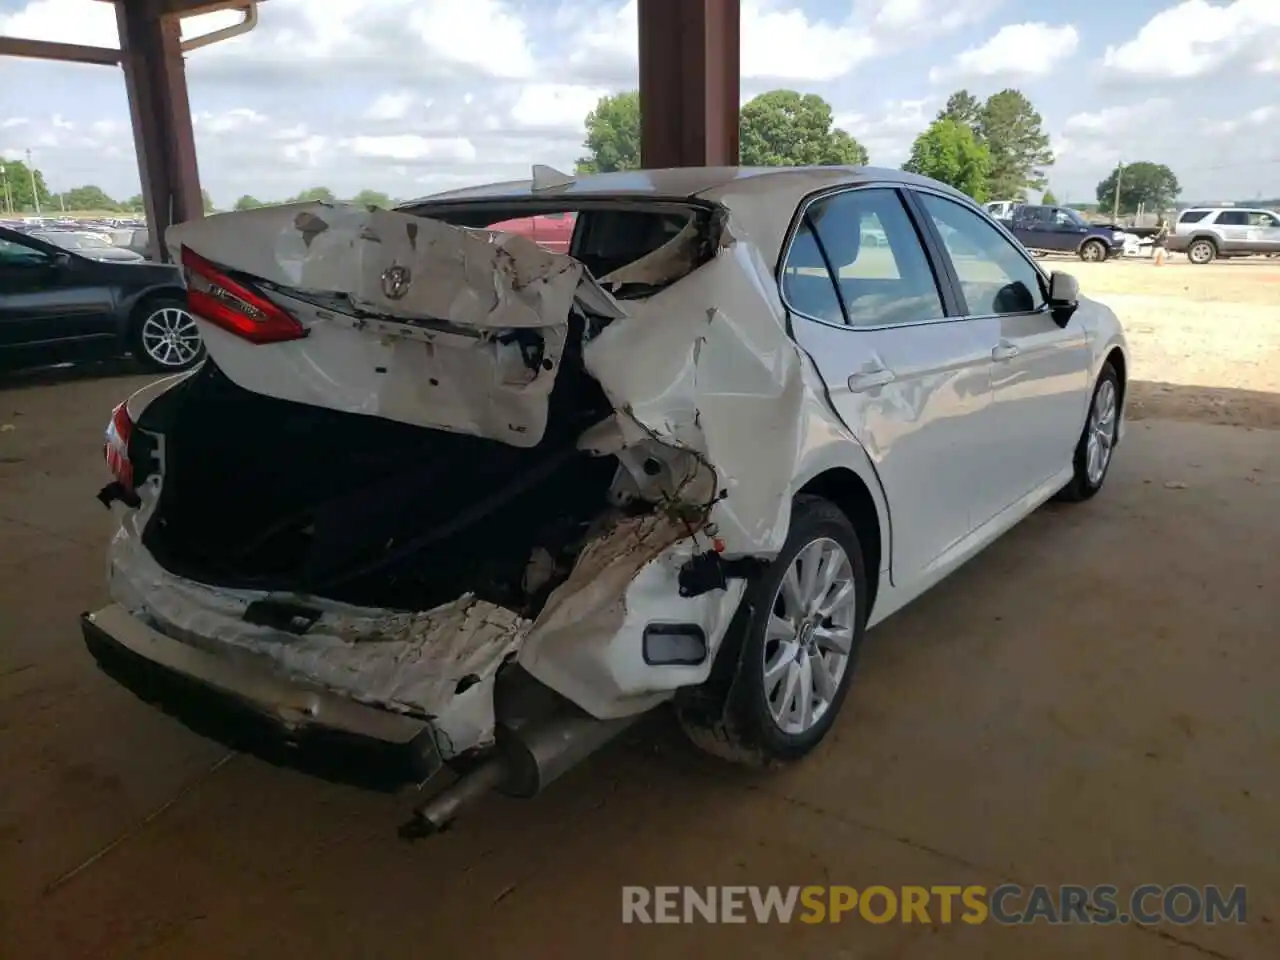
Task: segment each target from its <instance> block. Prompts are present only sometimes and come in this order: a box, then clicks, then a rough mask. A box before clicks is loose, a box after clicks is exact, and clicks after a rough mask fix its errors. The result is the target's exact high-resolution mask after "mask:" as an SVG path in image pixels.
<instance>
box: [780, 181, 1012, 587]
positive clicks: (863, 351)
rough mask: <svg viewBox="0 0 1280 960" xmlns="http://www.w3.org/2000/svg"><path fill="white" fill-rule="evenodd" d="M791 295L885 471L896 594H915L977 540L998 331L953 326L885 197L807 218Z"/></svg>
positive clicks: (787, 285) (794, 311)
mask: <svg viewBox="0 0 1280 960" xmlns="http://www.w3.org/2000/svg"><path fill="white" fill-rule="evenodd" d="M870 237H875V238H876V239H877V241H878V240H879V238H880V237H883V238H884V242H883V244H881V243H878V242H877V243H876V244H875V245H871V243H870V242H869V240H868V238H870ZM833 276H834V279H833ZM782 296H783V299H784V301H785V302H786V304H787V307H788V309H789V310H790V311H791V315H792V325H793V328H794V333H795V337H796V341H797V342H798V343H799V344H800V346H801V347H802V348H804V350H805V351H806V352H807V353H808V354H809V356H810V357H811V358H812V359H813V362H814V364H815V365H816V366H817V368H818V370H819V372H820V373H821V375H822V378H823V380H824V381H825V383H826V385H827V389H828V392H829V394H830V397H831V401H832V404H833V405H834V407H835V409H836V411H837V413H838V414H839V415H840V417H841V419H842V420H843V421H844V423H845V424H846V426H848V428H849V429H850V431H852V433H853V434H854V436H855V437H857V439H858V441H859V442H860V443H861V444H862V446H863V447H864V448H865V449H866V451H867V453H868V454H869V455H870V457H871V460H872V462H873V463H874V464H875V467H876V470H877V472H878V474H879V477H880V481H881V484H882V485H883V487H884V491H885V496H886V499H887V500H888V505H889V522H890V524H891V526H892V530H893V546H892V557H891V558H890V563H891V575H892V578H893V582H894V583H895V584H898V585H906V584H910V583H911V582H913V581H915V580H917V579H918V578H920V577H921V576H922V575H927V573H928V571H929V568H930V566H931V565H932V564H933V563H934V561H935V560H937V559H938V558H939V557H940V556H941V555H942V554H944V553H945V552H946V551H947V549H948V548H949V547H951V546H952V545H954V544H955V543H956V542H957V541H959V540H960V539H962V538H963V537H964V536H965V535H966V534H968V533H969V532H970V531H971V530H972V529H973V528H974V526H975V525H976V520H975V516H974V512H973V510H972V505H973V504H974V502H975V501H978V500H979V499H980V498H981V496H982V491H983V489H984V488H985V487H986V486H987V485H988V484H989V483H990V480H991V477H990V476H989V474H990V473H991V471H992V469H993V468H994V467H995V466H996V464H995V461H993V460H992V459H991V458H990V457H989V456H988V453H989V445H990V444H991V443H992V439H993V433H992V426H993V425H992V423H991V416H992V406H991V389H990V378H991V348H992V345H993V344H994V342H995V325H994V322H991V321H985V322H984V321H980V320H979V321H968V320H962V319H959V318H958V317H955V316H951V315H950V314H951V313H953V312H954V311H949V310H948V309H947V308H946V307H945V306H944V300H943V297H942V295H941V293H940V286H939V283H938V280H937V279H936V277H935V274H934V270H933V267H932V266H931V265H930V262H929V258H928V256H927V255H926V253H925V250H924V247H923V246H922V244H921V241H920V238H919V232H918V231H917V229H916V226H915V225H914V224H913V222H912V220H911V215H910V214H909V213H908V211H907V208H906V207H905V206H904V203H903V199H902V196H901V195H900V194H899V192H898V191H897V190H896V189H892V188H887V187H884V188H880V187H869V188H860V189H853V190H847V191H844V192H841V193H837V194H833V195H829V196H827V197H823V198H820V199H818V200H816V201H814V202H813V203H811V204H810V205H809V206H808V208H807V210H806V213H805V216H804V219H803V220H802V223H801V227H800V229H799V231H798V232H797V234H796V236H795V238H794V239H793V241H792V243H791V246H790V247H789V249H788V253H787V258H786V260H785V262H784V267H783V274H782Z"/></svg>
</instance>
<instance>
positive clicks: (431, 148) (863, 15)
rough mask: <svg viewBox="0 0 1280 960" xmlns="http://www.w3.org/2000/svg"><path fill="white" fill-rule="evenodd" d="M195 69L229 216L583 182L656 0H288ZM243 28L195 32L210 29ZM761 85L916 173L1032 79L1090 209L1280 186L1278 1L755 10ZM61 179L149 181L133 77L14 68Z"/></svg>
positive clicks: (100, 42)
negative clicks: (292, 200)
mask: <svg viewBox="0 0 1280 960" xmlns="http://www.w3.org/2000/svg"><path fill="white" fill-rule="evenodd" d="M259 11H260V14H259V24H258V26H257V28H256V29H255V30H253V31H252V32H251V33H249V34H247V35H244V36H242V37H239V38H236V39H234V40H229V41H225V42H222V43H219V44H216V45H213V46H209V47H204V48H201V49H197V50H194V51H192V52H191V53H190V54H189V55H188V57H187V77H188V86H189V91H190V98H191V109H192V113H193V116H194V118H195V129H196V149H197V157H198V162H199V167H200V176H201V182H202V184H203V185H204V186H205V188H206V189H208V190H209V192H210V193H211V194H212V196H213V199H214V201H215V203H217V204H218V205H220V206H229V205H230V204H231V203H232V202H234V200H235V199H236V198H237V197H239V196H240V195H242V194H250V195H253V196H255V197H258V198H259V199H262V200H271V199H282V198H284V197H287V196H289V195H291V194H295V193H297V192H299V191H300V190H303V189H305V188H307V187H312V186H321V185H323V186H327V187H330V188H331V189H333V190H334V191H335V192H336V193H338V194H339V195H340V196H350V195H352V194H354V193H356V192H357V191H359V190H361V189H365V188H368V189H373V190H380V191H383V192H385V193H387V194H389V195H390V196H392V197H396V198H400V199H408V198H411V197H416V196H422V195H425V194H428V193H432V192H434V191H437V190H442V189H449V188H452V187H456V186H462V185H466V184H471V183H483V182H486V181H492V180H507V179H516V178H522V177H527V176H528V175H529V169H530V166H531V165H532V164H534V163H544V164H549V165H551V166H553V167H556V168H558V169H563V170H572V168H573V164H574V162H575V160H576V159H577V158H578V157H579V156H580V155H581V152H582V149H581V144H582V137H583V119H584V117H585V116H586V114H587V112H588V111H589V110H590V109H591V108H592V107H593V106H594V105H595V103H596V101H597V99H598V98H599V97H600V96H601V95H603V94H606V93H610V92H614V91H618V90H624V89H631V88H634V87H635V86H636V85H637V67H636V5H635V0H626V2H624V0H595V2H587V0H266V2H263V3H262V4H261V5H260V8H259ZM236 19H238V15H236V14H234V13H230V12H223V13H215V14H209V15H205V16H203V17H196V18H191V19H188V20H185V21H184V22H183V33H184V36H187V37H194V36H197V35H200V34H203V33H206V32H208V31H209V30H211V29H215V28H217V27H220V26H224V25H226V24H228V23H230V22H233V21H234V20H236ZM0 35H9V36H19V37H32V38H37V39H46V40H54V39H57V40H62V41H65V42H72V43H82V44H90V45H95V46H110V47H115V46H117V45H118V43H117V37H116V26H115V19H114V14H113V12H112V7H111V5H110V4H108V3H101V2H96V0H0ZM742 71H743V79H742V94H743V99H744V100H745V99H747V98H749V97H750V96H753V95H755V94H757V93H760V92H763V91H765V90H769V89H773V88H776V87H789V88H792V89H797V90H801V91H804V92H811V93H816V94H819V95H821V96H822V97H824V98H825V99H826V100H827V101H828V102H829V103H830V104H831V105H832V108H833V111H834V114H835V118H836V124H837V125H838V126H840V127H842V128H844V129H846V130H848V131H849V132H850V133H851V134H853V135H854V136H855V137H856V138H857V139H858V140H859V141H861V142H862V143H863V144H864V145H865V146H866V147H867V149H868V150H869V152H870V156H871V162H872V163H873V164H876V165H880V166H891V167H896V166H898V165H900V164H901V163H902V162H903V161H904V160H905V159H906V157H907V155H908V152H909V150H910V147H911V142H912V140H913V139H914V138H915V136H916V135H917V134H919V133H920V131H921V130H922V129H924V127H926V126H927V125H928V123H929V122H930V121H931V120H932V119H933V116H934V115H935V113H936V112H937V110H938V109H939V107H940V106H941V105H942V103H943V101H945V100H946V97H947V95H948V94H950V93H951V92H952V91H954V90H956V89H958V88H960V87H966V88H968V89H969V90H971V91H972V92H974V93H975V94H977V95H979V96H986V95H989V94H991V93H993V92H995V91H997V90H1000V89H1002V88H1004V87H1009V86H1015V87H1017V88H1018V89H1020V90H1022V91H1023V92H1024V93H1025V94H1026V95H1027V96H1028V97H1029V98H1030V99H1031V101H1032V102H1033V104H1034V105H1035V106H1036V108H1037V109H1038V110H1039V112H1040V113H1041V115H1042V116H1043V118H1044V126H1045V129H1046V131H1047V132H1048V133H1049V134H1050V135H1051V137H1052V143H1053V146H1054V149H1055V152H1056V158H1057V159H1056V163H1055V164H1054V166H1053V167H1052V168H1051V169H1050V171H1049V184H1050V187H1051V188H1052V189H1053V191H1054V193H1055V194H1056V195H1057V197H1058V199H1059V200H1060V201H1064V202H1072V201H1092V200H1093V199H1094V194H1095V187H1096V184H1097V182H1098V181H1099V180H1101V179H1102V178H1103V177H1104V176H1106V175H1107V173H1108V172H1110V170H1112V169H1114V167H1115V165H1116V163H1117V162H1120V161H1125V162H1133V161H1135V160H1149V161H1152V162H1156V163H1165V164H1168V165H1169V167H1170V168H1172V170H1173V171H1174V173H1175V174H1176V175H1177V177H1178V179H1179V181H1180V183H1181V184H1182V187H1183V198H1184V199H1187V200H1203V201H1207V200H1212V199H1245V198H1250V197H1254V196H1259V195H1261V196H1265V197H1274V196H1277V195H1280V0H1182V2H1171V0H1123V2H1120V0H1075V2H1071V3H1067V2H1062V0H1056V2H1054V0H742ZM28 149H29V150H31V151H32V156H33V158H34V161H35V165H36V166H38V167H39V168H41V169H42V170H43V171H44V172H45V176H46V178H47V180H48V182H49V185H50V187H51V189H53V190H54V191H61V190H66V189H69V188H71V187H75V186H81V185H84V184H95V185H97V186H100V187H102V188H103V189H104V190H106V191H107V193H109V194H111V195H112V196H116V197H119V198H125V197H128V196H131V195H133V194H135V193H137V192H138V190H139V186H138V173H137V163H136V159H135V155H134V150H133V137H132V131H131V127H130V124H129V114H128V103H127V100H126V98H125V89H124V82H123V77H122V75H121V72H120V71H119V70H118V69H116V68H112V67H96V66H83V65H73V64H59V63H45V62H38V61H33V60H18V59H14V58H0V155H3V156H5V157H9V158H22V157H23V156H25V152H26V151H27V150H28Z"/></svg>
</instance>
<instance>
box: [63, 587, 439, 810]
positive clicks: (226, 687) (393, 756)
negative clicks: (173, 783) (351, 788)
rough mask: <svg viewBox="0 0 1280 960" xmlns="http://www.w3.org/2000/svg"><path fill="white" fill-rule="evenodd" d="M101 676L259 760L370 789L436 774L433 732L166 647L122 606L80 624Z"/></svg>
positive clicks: (243, 667)
mask: <svg viewBox="0 0 1280 960" xmlns="http://www.w3.org/2000/svg"><path fill="white" fill-rule="evenodd" d="M80 626H81V632H82V633H83V635H84V641H85V645H86V646H87V647H88V648H89V652H90V653H91V654H92V655H93V657H94V659H95V660H96V661H97V662H98V665H99V666H100V667H102V669H103V670H104V672H106V673H107V674H108V675H110V676H111V677H113V678H114V679H116V680H117V681H118V682H120V683H121V684H122V685H123V686H125V687H126V688H127V689H129V690H130V691H131V692H133V693H134V694H136V695H137V696H138V697H140V698H141V699H143V700H145V701H147V702H149V703H153V704H156V705H158V706H160V707H162V708H163V709H164V710H165V711H166V712H168V713H171V714H173V715H175V716H176V717H177V718H178V719H179V720H182V721H183V722H184V723H186V724H187V725H188V726H190V727H192V728H193V729H195V730H196V731H197V732H199V733H202V734H204V735H206V736H210V737H212V738H213V739H215V740H219V741H220V742H223V743H225V744H227V745H228V746H230V747H232V748H233V749H237V750H243V751H245V752H248V753H253V754H255V755H258V756H261V757H262V758H263V759H266V760H269V761H271V762H275V763H281V764H285V765H288V766H296V767H299V768H301V769H303V770H305V771H307V772H309V773H314V774H316V775H318V776H323V777H325V778H326V779H337V780H342V781H346V782H355V783H358V784H360V785H361V786H369V787H374V788H376V789H394V788H395V787H398V786H401V785H403V784H406V783H421V782H423V781H424V780H426V779H428V778H429V777H430V776H431V775H432V774H434V773H435V772H437V771H438V770H439V769H440V767H441V765H442V762H441V759H440V754H439V751H438V749H437V746H436V741H435V735H434V731H433V730H432V728H431V725H430V724H429V723H428V722H427V721H425V720H421V719H418V718H416V717H409V716H405V715H403V714H398V713H392V712H390V711H387V710H382V709H379V708H377V707H371V706H367V705H365V704H362V703H358V702H356V701H354V700H351V699H349V698H347V697H343V696H340V695H338V694H334V693H331V692H329V691H327V690H321V689H317V688H313V687H310V686H306V685H303V684H300V683H297V682H295V681H293V680H290V679H287V678H284V677H282V676H280V675H279V674H278V673H275V672H273V671H271V670H269V669H267V668H265V667H262V666H259V665H257V664H255V663H250V662H242V661H239V660H233V659H232V658H231V657H229V656H222V655H218V654H215V653H210V652H208V651H206V650H202V649H198V648H196V647H193V646H190V645H189V644H185V643H181V642H179V641H177V640H173V639H171V638H170V637H166V636H165V635H164V634H162V633H160V632H159V631H157V630H153V629H152V628H150V627H148V626H147V625H146V624H144V623H142V622H141V621H140V620H138V619H137V618H136V617H134V616H133V615H132V614H130V613H129V612H128V611H127V610H125V609H124V608H123V607H121V606H120V605H119V604H112V605H110V606H108V607H104V608H103V609H101V610H98V611H96V612H94V613H86V614H84V615H82V616H81V618H80Z"/></svg>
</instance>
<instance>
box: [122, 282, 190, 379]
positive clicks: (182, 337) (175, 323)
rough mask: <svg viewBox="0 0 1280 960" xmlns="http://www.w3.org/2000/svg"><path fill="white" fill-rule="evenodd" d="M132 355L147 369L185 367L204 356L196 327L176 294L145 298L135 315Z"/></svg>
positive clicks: (179, 368)
mask: <svg viewBox="0 0 1280 960" xmlns="http://www.w3.org/2000/svg"><path fill="white" fill-rule="evenodd" d="M133 354H134V356H135V357H136V358H137V359H138V360H139V361H140V362H141V363H142V364H143V365H144V366H146V367H148V368H149V369H151V370H161V371H175V370H187V369H190V368H191V367H194V366H195V365H196V364H197V363H199V362H200V361H201V360H202V359H204V341H203V340H201V339H200V328H199V327H197V326H196V321H195V319H194V318H193V317H192V316H191V314H189V313H188V312H187V305H186V303H185V302H184V301H183V300H180V299H178V298H176V297H164V298H158V299H155V300H148V301H147V302H145V303H144V304H142V305H141V306H140V307H139V308H138V310H137V313H136V315H135V319H134V332H133Z"/></svg>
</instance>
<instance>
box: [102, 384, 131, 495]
mask: <svg viewBox="0 0 1280 960" xmlns="http://www.w3.org/2000/svg"><path fill="white" fill-rule="evenodd" d="M132 437H133V420H132V419H131V418H130V417H129V409H128V407H126V406H125V405H124V404H123V403H122V404H120V405H119V406H118V407H116V408H115V409H114V410H112V411H111V420H110V422H109V423H108V424H107V438H106V439H107V442H106V450H105V455H106V458H107V466H108V467H109V468H110V470H111V474H112V476H114V477H115V478H116V479H117V480H119V481H120V485H121V486H123V487H124V488H125V489H126V490H132V489H133V463H132V462H131V461H130V460H129V440H130V438H132Z"/></svg>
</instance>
